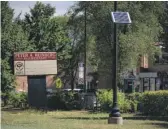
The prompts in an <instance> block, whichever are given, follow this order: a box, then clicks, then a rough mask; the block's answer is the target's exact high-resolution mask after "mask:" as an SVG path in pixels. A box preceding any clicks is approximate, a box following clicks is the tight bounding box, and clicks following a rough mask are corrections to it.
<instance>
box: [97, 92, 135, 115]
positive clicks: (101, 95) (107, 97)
mask: <svg viewBox="0 0 168 129" xmlns="http://www.w3.org/2000/svg"><path fill="white" fill-rule="evenodd" d="M97 97H98V101H99V103H100V105H101V107H100V108H101V110H103V111H110V110H111V108H112V104H113V102H112V100H113V95H112V90H99V91H98V92H97ZM118 104H119V108H120V112H122V113H126V112H130V111H131V110H132V109H131V104H132V102H131V101H130V100H128V99H126V97H125V94H124V93H120V92H119V93H118Z"/></svg>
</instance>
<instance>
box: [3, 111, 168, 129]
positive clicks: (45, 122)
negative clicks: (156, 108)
mask: <svg viewBox="0 0 168 129" xmlns="http://www.w3.org/2000/svg"><path fill="white" fill-rule="evenodd" d="M1 113H2V115H1V119H2V122H1V126H2V129H167V128H168V122H167V121H162V120H157V119H153V120H150V119H148V118H146V117H135V116H134V115H132V114H124V115H123V117H124V125H122V126H121V125H120V126H119V125H109V124H107V118H108V114H107V113H90V112H87V111H53V112H52V111H51V112H48V113H42V112H38V111H33V110H28V111H2V112H1Z"/></svg>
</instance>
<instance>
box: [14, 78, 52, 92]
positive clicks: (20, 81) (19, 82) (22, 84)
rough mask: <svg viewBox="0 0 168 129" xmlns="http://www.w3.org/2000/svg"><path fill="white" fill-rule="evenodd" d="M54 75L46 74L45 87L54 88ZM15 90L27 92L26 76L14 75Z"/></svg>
mask: <svg viewBox="0 0 168 129" xmlns="http://www.w3.org/2000/svg"><path fill="white" fill-rule="evenodd" d="M54 76H55V75H47V76H46V88H47V89H55V79H54ZM16 91H24V92H28V76H16Z"/></svg>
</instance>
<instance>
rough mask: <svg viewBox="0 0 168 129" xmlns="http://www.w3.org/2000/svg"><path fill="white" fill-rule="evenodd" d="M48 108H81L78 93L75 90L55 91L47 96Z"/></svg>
mask: <svg viewBox="0 0 168 129" xmlns="http://www.w3.org/2000/svg"><path fill="white" fill-rule="evenodd" d="M48 108H50V109H61V110H72V109H81V101H80V95H79V94H78V93H75V92H56V93H55V94H54V95H52V96H51V97H49V98H48Z"/></svg>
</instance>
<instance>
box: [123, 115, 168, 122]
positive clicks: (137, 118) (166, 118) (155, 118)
mask: <svg viewBox="0 0 168 129" xmlns="http://www.w3.org/2000/svg"><path fill="white" fill-rule="evenodd" d="M123 118H124V119H126V120H158V121H168V116H164V117H163V116H162V117H161V116H160V117H159V116H132V117H123Z"/></svg>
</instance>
